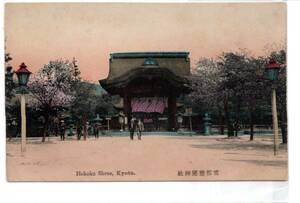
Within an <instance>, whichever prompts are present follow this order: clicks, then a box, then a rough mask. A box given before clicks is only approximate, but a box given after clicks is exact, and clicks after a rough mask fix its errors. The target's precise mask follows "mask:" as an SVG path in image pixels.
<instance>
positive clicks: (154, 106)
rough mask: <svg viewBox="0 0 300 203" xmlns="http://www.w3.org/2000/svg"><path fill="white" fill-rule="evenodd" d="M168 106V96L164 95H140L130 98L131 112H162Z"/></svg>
mask: <svg viewBox="0 0 300 203" xmlns="http://www.w3.org/2000/svg"><path fill="white" fill-rule="evenodd" d="M166 107H168V98H166V97H142V98H132V99H131V109H132V112H146V113H152V112H157V113H163V112H164V110H165V108H166Z"/></svg>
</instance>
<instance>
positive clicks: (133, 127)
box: [129, 118, 136, 140]
mask: <svg viewBox="0 0 300 203" xmlns="http://www.w3.org/2000/svg"><path fill="white" fill-rule="evenodd" d="M135 128H136V124H135V119H134V118H131V120H130V129H129V130H130V139H131V140H133V136H134V130H135Z"/></svg>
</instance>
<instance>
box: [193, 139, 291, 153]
mask: <svg viewBox="0 0 300 203" xmlns="http://www.w3.org/2000/svg"><path fill="white" fill-rule="evenodd" d="M190 146H191V147H193V148H199V149H216V150H218V149H219V150H240V151H245V150H246V151H251V150H273V145H272V144H262V143H257V142H250V141H240V142H226V143H224V142H221V141H220V142H219V141H218V142H216V143H214V144H193V145H190ZM279 149H280V150H285V149H286V145H284V144H281V145H280V146H279Z"/></svg>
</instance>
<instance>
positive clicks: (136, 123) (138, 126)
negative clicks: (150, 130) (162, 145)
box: [129, 118, 144, 140]
mask: <svg viewBox="0 0 300 203" xmlns="http://www.w3.org/2000/svg"><path fill="white" fill-rule="evenodd" d="M129 131H130V139H131V140H133V137H134V132H135V131H136V132H137V136H138V139H139V140H141V139H142V131H144V124H143V122H142V120H141V119H138V120H136V119H135V118H131V120H130V126H129Z"/></svg>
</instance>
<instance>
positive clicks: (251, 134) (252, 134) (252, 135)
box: [250, 108, 254, 141]
mask: <svg viewBox="0 0 300 203" xmlns="http://www.w3.org/2000/svg"><path fill="white" fill-rule="evenodd" d="M253 138H254V123H253V109H252V108H250V141H252V140H253Z"/></svg>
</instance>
